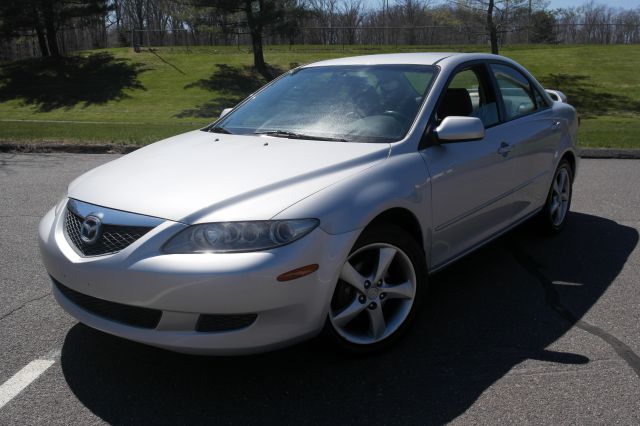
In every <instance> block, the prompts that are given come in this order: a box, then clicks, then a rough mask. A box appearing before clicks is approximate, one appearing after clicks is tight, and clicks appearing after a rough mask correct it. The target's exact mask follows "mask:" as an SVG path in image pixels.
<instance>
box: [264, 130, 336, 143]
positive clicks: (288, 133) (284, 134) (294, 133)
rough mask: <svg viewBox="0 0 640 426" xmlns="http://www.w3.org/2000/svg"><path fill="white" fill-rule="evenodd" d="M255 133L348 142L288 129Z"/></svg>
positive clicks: (278, 136)
mask: <svg viewBox="0 0 640 426" xmlns="http://www.w3.org/2000/svg"><path fill="white" fill-rule="evenodd" d="M254 135H267V136H274V137H276V138H289V139H305V140H311V141H330V142H348V141H347V140H346V139H340V138H328V137H325V136H313V135H305V134H303V133H296V132H289V131H287V130H269V131H266V132H254Z"/></svg>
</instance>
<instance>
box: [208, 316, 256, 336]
mask: <svg viewBox="0 0 640 426" xmlns="http://www.w3.org/2000/svg"><path fill="white" fill-rule="evenodd" d="M257 317H258V315H256V314H235V315H213V314H202V315H200V317H199V318H198V323H197V324H196V331H200V332H215V331H229V330H237V329H239V328H244V327H249V326H250V325H251V324H253V322H254V321H255V320H256V318H257Z"/></svg>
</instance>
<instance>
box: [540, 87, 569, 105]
mask: <svg viewBox="0 0 640 426" xmlns="http://www.w3.org/2000/svg"><path fill="white" fill-rule="evenodd" d="M545 92H547V94H548V95H549V96H550V97H551V99H552V100H553V101H554V102H562V103H565V104H566V103H567V96H566V95H565V94H564V93H562V92H561V91H559V90H551V89H546V90H545Z"/></svg>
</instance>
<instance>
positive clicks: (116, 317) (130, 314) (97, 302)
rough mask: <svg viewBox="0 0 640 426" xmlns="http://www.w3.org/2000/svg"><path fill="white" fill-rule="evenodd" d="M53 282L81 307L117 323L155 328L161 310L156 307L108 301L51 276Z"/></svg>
mask: <svg viewBox="0 0 640 426" xmlns="http://www.w3.org/2000/svg"><path fill="white" fill-rule="evenodd" d="M51 279H52V280H53V284H54V285H55V286H56V288H57V289H58V290H60V292H61V293H62V294H64V295H65V297H66V298H67V299H69V300H71V301H72V302H73V303H75V304H76V305H78V306H80V307H81V308H82V309H84V310H86V311H88V312H90V313H92V314H94V315H97V316H100V317H103V318H106V319H109V320H112V321H117V322H119V323H122V324H125V325H130V326H133V327H141V328H156V326H157V325H158V322H159V321H160V317H161V316H162V311H159V310H157V309H149V308H141V307H139V306H130V305H124V304H122V303H116V302H109V301H108V300H103V299H98V298H97V297H92V296H88V295H86V294H82V293H79V292H77V291H75V290H71V289H70V288H68V287H65V286H63V285H62V284H60V283H59V282H58V281H56V280H55V279H54V278H53V277H52V278H51Z"/></svg>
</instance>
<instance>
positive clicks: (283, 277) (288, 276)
mask: <svg viewBox="0 0 640 426" xmlns="http://www.w3.org/2000/svg"><path fill="white" fill-rule="evenodd" d="M318 268H319V266H318V264H317V263H313V264H311V265H307V266H303V267H301V268H296V269H292V270H291V271H289V272H285V273H284V274H280V275H278V281H291V280H295V279H298V278H302V277H304V276H307V275H309V274H312V273H314V272H315V271H317V270H318Z"/></svg>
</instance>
